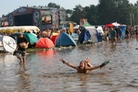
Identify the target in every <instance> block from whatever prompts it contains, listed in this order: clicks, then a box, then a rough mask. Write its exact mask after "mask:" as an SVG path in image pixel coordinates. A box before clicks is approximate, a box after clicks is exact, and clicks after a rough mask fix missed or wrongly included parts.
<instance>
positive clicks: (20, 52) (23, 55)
mask: <svg viewBox="0 0 138 92" xmlns="http://www.w3.org/2000/svg"><path fill="white" fill-rule="evenodd" d="M13 55H15V56H17V57H22V58H25V57H26V51H21V50H18V51H14V53H13Z"/></svg>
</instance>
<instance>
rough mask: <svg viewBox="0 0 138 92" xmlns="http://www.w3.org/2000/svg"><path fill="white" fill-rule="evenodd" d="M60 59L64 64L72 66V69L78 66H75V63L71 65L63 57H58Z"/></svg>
mask: <svg viewBox="0 0 138 92" xmlns="http://www.w3.org/2000/svg"><path fill="white" fill-rule="evenodd" d="M60 61H61V62H63V64H66V65H67V66H69V67H72V68H74V69H77V68H78V66H75V65H73V64H71V63H68V62H66V61H65V60H64V59H60Z"/></svg>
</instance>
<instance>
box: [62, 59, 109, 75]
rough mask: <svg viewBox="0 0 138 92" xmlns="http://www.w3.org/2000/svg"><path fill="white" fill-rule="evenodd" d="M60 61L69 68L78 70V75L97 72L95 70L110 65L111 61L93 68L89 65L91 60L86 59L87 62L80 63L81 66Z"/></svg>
mask: <svg viewBox="0 0 138 92" xmlns="http://www.w3.org/2000/svg"><path fill="white" fill-rule="evenodd" d="M60 61H61V62H63V64H66V65H67V66H69V67H72V68H74V69H76V70H77V72H78V73H89V72H90V71H92V70H95V69H99V68H102V67H104V66H105V65H106V64H108V63H109V61H105V62H104V63H102V64H101V65H99V66H92V65H91V64H90V63H89V62H90V59H89V58H86V60H84V61H81V62H80V64H79V66H75V65H73V64H71V63H68V62H66V61H65V60H64V59H60Z"/></svg>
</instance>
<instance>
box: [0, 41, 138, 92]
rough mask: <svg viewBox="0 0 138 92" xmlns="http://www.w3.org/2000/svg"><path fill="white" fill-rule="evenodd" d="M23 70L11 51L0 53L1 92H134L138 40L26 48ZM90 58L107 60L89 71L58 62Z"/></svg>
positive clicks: (94, 61)
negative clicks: (85, 71) (59, 47)
mask: <svg viewBox="0 0 138 92" xmlns="http://www.w3.org/2000/svg"><path fill="white" fill-rule="evenodd" d="M28 53H29V54H28V55H27V63H26V71H24V70H23V69H22V68H20V66H19V60H18V59H17V58H16V57H15V56H13V55H11V54H8V53H7V54H3V53H1V54H0V92H137V91H138V42H137V41H136V40H135V39H132V40H131V41H130V42H129V43H126V41H125V40H124V41H122V42H121V43H117V45H116V46H111V45H110V44H107V43H105V42H103V43H101V44H97V45H83V46H77V47H75V48H74V47H69V48H63V49H56V50H35V51H34V50H29V52H28ZM86 57H89V58H90V60H91V63H92V64H93V65H100V64H101V63H102V62H104V61H105V60H110V63H109V64H108V65H107V66H105V67H103V68H102V69H98V70H94V71H92V72H91V73H89V74H81V73H77V72H76V70H74V69H72V68H70V67H68V66H66V65H64V64H63V63H62V62H60V61H59V59H60V58H64V59H65V60H67V61H68V62H70V63H72V64H75V65H78V64H79V62H80V61H81V60H84V59H85V58H86Z"/></svg>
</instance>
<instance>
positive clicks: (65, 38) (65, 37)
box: [55, 32, 76, 47]
mask: <svg viewBox="0 0 138 92" xmlns="http://www.w3.org/2000/svg"><path fill="white" fill-rule="evenodd" d="M55 46H56V47H59V46H76V42H75V41H74V39H73V38H72V37H71V36H70V35H69V34H67V33H64V32H62V33H60V35H59V36H58V38H57V40H56V44H55Z"/></svg>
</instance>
